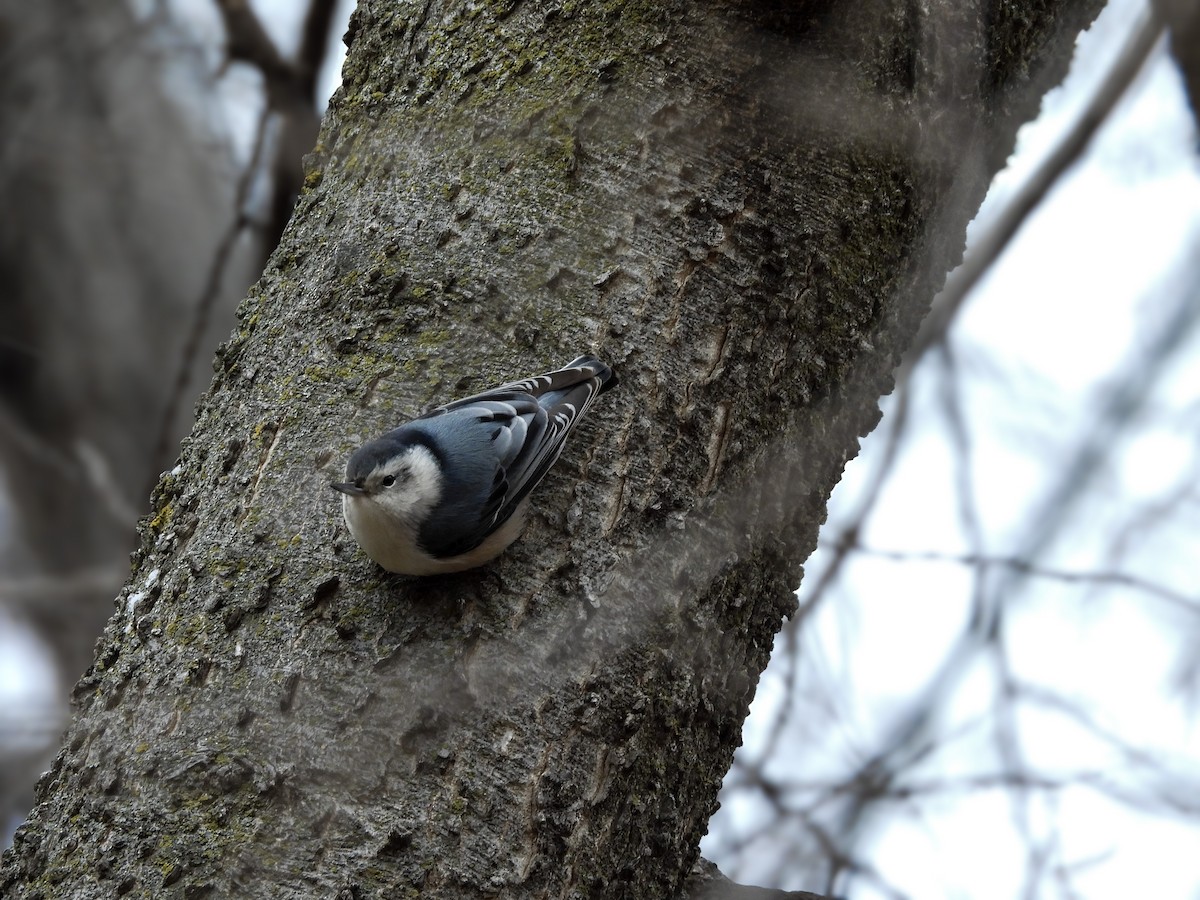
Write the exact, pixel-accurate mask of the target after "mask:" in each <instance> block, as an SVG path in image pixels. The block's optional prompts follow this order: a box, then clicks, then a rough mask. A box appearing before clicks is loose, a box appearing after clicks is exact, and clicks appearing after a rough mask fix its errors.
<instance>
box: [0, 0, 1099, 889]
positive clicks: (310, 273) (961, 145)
mask: <svg viewBox="0 0 1200 900" xmlns="http://www.w3.org/2000/svg"><path fill="white" fill-rule="evenodd" d="M1097 6H1098V4H1097V3H1095V2H1090V0H1080V2H1066V0H1064V2H1059V3H1036V4H1035V3H1027V4H1017V3H1007V2H1006V3H1003V4H999V3H998V4H995V5H994V6H990V7H988V8H987V9H986V10H983V11H979V10H974V9H966V8H964V7H963V5H961V4H959V3H957V2H950V0H946V2H939V3H929V4H925V5H922V6H920V7H918V6H916V5H914V4H911V3H906V2H887V0H877V2H870V3H860V4H853V5H850V4H843V5H836V4H830V3H801V4H794V5H791V4H776V3H751V2H740V3H731V4H711V5H709V4H694V3H688V2H682V0H681V2H674V3H665V4H664V3H662V2H657V0H656V2H653V3H649V2H622V3H616V2H611V3H600V2H593V3H582V4H542V3H533V2H525V3H516V2H514V3H500V4H487V5H485V4H478V5H462V4H456V3H438V2H427V3H400V2H390V3H389V2H382V0H371V2H369V3H363V4H362V5H360V8H359V10H358V12H357V13H356V15H355V18H354V20H353V22H352V25H351V30H350V35H351V38H352V42H351V52H350V57H349V59H348V62H347V66H346V69H345V73H344V84H343V87H342V90H341V92H340V93H339V95H338V96H337V97H336V98H335V100H334V102H333V104H332V106H331V111H330V115H329V117H328V120H327V122H326V124H325V127H324V131H323V135H322V144H321V146H320V148H319V154H318V155H317V156H316V157H314V159H313V160H312V167H311V171H310V174H309V177H308V188H309V190H308V193H307V194H306V196H305V197H304V198H303V199H302V200H301V202H300V204H299V205H298V207H297V211H296V215H295V217H294V219H293V221H292V224H291V226H290V228H289V230H288V232H287V233H286V234H285V236H284V240H283V242H282V244H281V246H280V248H279V250H278V251H277V252H276V254H275V255H274V257H273V259H272V262H271V264H270V265H269V267H268V269H267V271H266V273H265V274H264V276H263V279H262V281H261V282H260V284H259V286H258V287H257V288H256V289H255V290H254V291H253V292H252V293H251V296H250V297H249V298H248V300H247V301H246V302H245V303H244V304H243V306H242V308H241V310H240V314H239V322H240V325H239V328H238V330H237V332H236V334H235V335H234V336H233V338H232V339H231V340H230V342H229V343H228V344H227V345H226V346H225V347H224V349H223V351H222V352H221V353H220V354H219V357H218V360H217V372H216V377H215V379H214V382H213V386H212V389H211V392H210V393H209V394H208V396H207V397H206V399H205V400H204V401H203V402H202V404H201V406H200V409H199V413H198V422H197V426H196V430H195V432H194V433H193V436H192V438H191V439H189V440H188V441H187V442H185V446H184V451H183V455H182V460H181V465H180V467H179V469H178V471H177V472H175V473H173V474H171V475H169V476H167V477H166V478H164V480H163V481H162V482H161V484H160V485H159V487H158V489H157V491H156V493H155V497H154V501H153V502H154V512H153V514H152V516H151V517H150V518H149V519H147V521H146V522H145V523H144V526H143V533H142V537H143V543H142V549H141V551H140V552H139V553H138V554H137V557H136V560H135V570H134V574H133V576H132V578H131V580H130V582H129V585H128V586H127V588H126V589H125V591H124V592H123V593H122V595H121V597H120V598H118V610H117V614H116V615H115V616H114V617H113V619H112V620H111V621H110V623H109V626H108V630H107V632H106V635H105V638H104V641H103V643H102V645H101V646H100V647H99V649H98V653H97V657H96V661H95V664H94V666H93V667H92V669H91V670H90V671H89V672H88V674H87V675H86V676H85V677H84V678H83V680H82V681H80V683H79V685H78V686H77V688H76V692H75V696H76V700H77V704H78V712H77V715H76V719H75V721H74V723H73V725H72V726H71V728H70V730H69V732H68V734H67V738H66V744H65V746H64V748H63V750H62V752H61V753H60V755H59V757H58V759H57V760H56V762H55V766H54V768H53V770H52V771H51V772H50V773H49V774H48V775H47V776H46V778H45V779H44V780H43V782H42V783H41V785H40V787H39V801H40V803H39V805H38V807H37V808H36V809H35V811H34V813H33V816H32V818H31V820H30V822H29V824H28V825H27V826H25V827H24V828H23V829H22V831H21V832H19V834H18V838H17V841H16V844H15V846H14V849H13V850H12V851H11V852H10V853H9V854H7V855H6V857H5V868H4V871H3V876H2V878H0V887H2V888H3V889H4V890H5V892H6V895H7V896H13V897H38V896H42V897H49V896H97V897H107V896H118V895H122V894H126V893H130V892H135V891H136V892H139V893H142V892H145V893H152V894H155V895H178V894H181V895H183V896H189V897H191V896H202V895H204V894H206V893H211V894H217V895H227V894H233V893H236V894H237V895H239V896H264V897H308V896H314V895H317V896H328V895H332V894H338V895H339V896H345V897H351V896H377V895H378V896H389V897H394V896H402V895H416V894H417V893H419V894H420V895H421V896H426V897H465V896H485V895H486V896H501V897H525V896H596V897H600V896H614V897H616V896H630V897H667V896H672V895H675V894H677V893H678V892H680V891H681V890H682V889H684V884H685V879H686V877H687V875H688V873H689V871H690V870H691V868H692V864H693V863H694V861H695V858H696V852H697V851H696V848H697V841H698V839H699V837H700V835H701V834H702V832H703V830H704V827H705V823H706V822H707V820H708V817H709V816H710V815H711V813H712V812H713V810H714V808H715V804H716V794H717V789H718V787H719V786H720V782H721V778H722V776H723V774H724V772H725V770H726V768H727V767H728V764H729V761H730V758H731V755H732V753H733V750H734V748H735V747H736V745H737V743H738V735H739V732H740V728H741V722H742V719H743V717H744V716H745V713H746V708H747V705H748V703H749V701H750V698H751V696H752V694H753V690H754V685H755V683H756V680H757V677H758V673H759V672H760V671H761V669H762V667H763V666H764V665H765V663H766V661H767V657H768V654H769V652H770V647H771V642H772V637H773V635H774V633H775V631H776V630H777V629H778V627H779V625H780V620H781V618H782V617H783V616H784V615H786V614H788V613H789V612H791V611H792V610H793V609H794V606H795V600H794V595H793V593H792V591H793V589H794V587H795V585H796V584H797V582H798V581H799V577H800V564H801V561H802V560H803V559H804V558H805V556H806V555H807V554H808V553H809V552H810V551H811V549H812V547H813V544H814V541H815V538H816V532H817V526H818V525H819V523H820V521H821V519H822V517H823V508H824V501H825V498H826V497H827V496H828V494H829V491H830V490H831V489H832V487H833V485H834V483H835V482H836V481H837V479H838V477H839V475H840V473H841V469H842V466H843V464H844V462H845V461H846V460H847V459H848V458H850V457H851V456H853V455H854V453H855V451H856V448H857V439H858V436H859V435H860V434H862V433H864V432H865V431H867V430H868V429H869V428H870V427H871V426H872V425H873V424H874V422H875V420H876V418H877V417H878V410H877V405H876V401H877V398H878V396H879V395H880V394H881V393H884V392H886V391H887V390H889V389H890V386H891V382H890V379H891V371H892V368H893V367H894V366H895V364H896V362H897V360H898V358H899V355H900V353H901V352H902V351H903V349H904V347H905V345H906V342H907V341H908V340H909V339H910V338H911V336H912V334H913V333H914V331H915V329H916V327H917V324H918V322H919V320H920V317H921V315H922V313H923V312H924V310H925V309H926V308H927V307H928V303H929V300H930V298H931V296H932V295H933V293H934V292H935V291H936V289H937V288H938V286H939V285H940V283H941V281H942V277H943V273H944V272H945V271H946V269H947V268H948V267H949V266H950V265H952V264H953V263H955V262H956V261H957V258H958V256H959V255H960V250H961V244H962V233H963V228H964V226H965V223H966V221H967V219H968V218H969V217H970V215H971V214H972V212H973V211H974V209H975V207H976V205H977V203H978V201H979V199H980V198H981V196H982V193H983V190H984V188H985V187H986V181H987V179H988V178H989V177H990V175H991V173H992V172H993V171H994V170H995V169H996V168H997V167H998V166H999V165H1000V163H1001V161H1002V160H1003V158H1004V157H1005V155H1006V153H1007V151H1008V149H1009V147H1010V146H1011V142H1012V137H1013V134H1014V132H1015V129H1016V127H1017V126H1018V125H1019V124H1020V123H1021V122H1022V121H1024V120H1025V119H1026V118H1028V117H1029V115H1030V114H1031V112H1032V110H1033V109H1034V107H1035V104H1036V102H1037V98H1038V97H1039V96H1040V92H1041V90H1042V89H1044V88H1045V87H1046V86H1047V85H1048V84H1049V83H1050V82H1051V81H1052V80H1053V79H1054V78H1055V77H1058V76H1060V75H1061V73H1062V71H1063V69H1064V67H1065V62H1066V60H1067V58H1068V55H1069V51H1070V47H1071V43H1072V40H1073V38H1074V35H1075V33H1076V32H1077V31H1078V29H1079V28H1080V27H1081V26H1082V25H1084V24H1086V22H1087V21H1088V19H1089V17H1090V16H1091V15H1092V14H1094V12H1095V11H1096V7H1097ZM588 349H592V350H595V351H597V352H598V353H599V354H600V355H601V356H603V357H604V358H605V359H607V360H608V361H610V362H611V363H613V364H614V366H615V367H616V368H617V369H618V371H619V373H620V375H621V378H622V386H621V388H620V389H619V390H618V391H617V392H615V393H613V394H610V395H608V396H606V397H605V398H602V400H601V401H600V402H599V403H598V404H597V407H596V408H595V411H594V412H593V415H592V421H591V425H590V427H589V426H586V425H585V427H584V429H583V432H582V434H579V435H577V437H576V439H575V441H574V444H573V446H571V447H569V448H568V450H567V453H566V455H565V456H564V458H563V460H562V462H560V464H559V467H558V469H557V471H556V473H555V474H552V475H551V477H550V478H549V479H548V481H547V483H546V484H545V485H543V487H542V489H541V490H540V492H539V493H538V494H537V495H536V496H535V508H536V510H537V512H536V513H535V514H534V516H533V517H532V522H531V525H530V527H529V529H528V531H527V532H526V535H525V537H524V538H523V539H522V540H521V541H520V542H519V543H518V544H517V545H516V546H515V547H514V548H513V549H512V550H510V551H509V552H508V553H507V554H506V555H505V556H504V557H503V558H502V559H501V560H500V561H498V562H497V563H496V564H494V565H492V566H490V567H488V568H486V569H483V570H478V571H475V572H468V573H463V574H461V575H456V576H447V577H444V578H437V579H425V580H412V579H404V578H399V577H393V576H386V575H385V574H384V573H382V572H381V571H380V570H379V569H378V568H376V567H375V566H373V565H372V564H371V563H370V562H369V561H368V560H366V559H365V558H364V557H363V556H362V554H361V553H359V552H358V551H357V549H356V547H355V546H354V544H353V542H352V541H351V540H350V539H349V538H348V536H347V535H346V534H345V532H344V529H343V527H342V525H341V523H340V521H339V514H338V503H337V499H336V496H335V495H334V494H333V492H331V491H330V490H329V489H328V483H329V482H330V481H331V480H333V479H334V478H335V477H337V475H338V474H339V472H340V468H341V466H342V465H343V463H344V459H345V457H346V455H347V453H348V452H349V451H350V450H351V449H352V448H353V446H354V445H355V444H356V443H357V442H359V441H360V440H361V439H363V438H365V437H368V436H370V435H373V434H375V433H377V432H379V431H381V430H383V429H384V428H386V427H389V426H390V425H392V424H394V423H395V422H396V421H397V420H399V419H400V418H401V417H404V416H407V415H410V414H413V413H415V412H418V411H420V410H421V409H423V408H425V407H427V406H429V405H431V404H433V403H435V402H438V401H441V400H445V399H448V398H450V397H452V396H454V395H457V394H462V393H465V392H467V391H469V390H471V389H474V388H478V387H481V386H483V385H485V384H487V383H489V382H492V381H494V380H499V379H501V378H505V377H514V376H520V375H524V374H527V373H528V372H530V371H533V370H536V369H540V368H543V367H547V366H550V365H552V364H555V363H559V362H563V361H565V360H566V359H568V358H570V357H571V356H572V355H574V354H575V353H577V352H581V351H584V350H588ZM339 892H340V893H339Z"/></svg>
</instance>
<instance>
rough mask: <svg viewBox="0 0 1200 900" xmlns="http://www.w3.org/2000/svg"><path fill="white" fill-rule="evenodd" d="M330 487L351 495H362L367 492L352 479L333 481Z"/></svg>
mask: <svg viewBox="0 0 1200 900" xmlns="http://www.w3.org/2000/svg"><path fill="white" fill-rule="evenodd" d="M330 487H331V488H333V489H334V490H335V491H341V492H342V493H343V494H347V495H348V496H351V497H364V496H366V493H367V491H366V488H364V487H363V486H362V485H360V484H356V483H354V482H353V481H335V482H334V483H333V484H331V485H330Z"/></svg>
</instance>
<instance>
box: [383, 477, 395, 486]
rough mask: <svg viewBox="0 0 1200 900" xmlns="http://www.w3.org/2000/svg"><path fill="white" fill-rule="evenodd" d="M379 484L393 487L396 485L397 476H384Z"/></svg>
mask: <svg viewBox="0 0 1200 900" xmlns="http://www.w3.org/2000/svg"><path fill="white" fill-rule="evenodd" d="M379 483H380V484H382V485H383V486H384V487H391V486H392V485H393V484H395V483H396V476H395V475H384V476H383V478H382V479H380V481H379Z"/></svg>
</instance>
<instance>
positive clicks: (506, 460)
mask: <svg viewBox="0 0 1200 900" xmlns="http://www.w3.org/2000/svg"><path fill="white" fill-rule="evenodd" d="M614 382H615V376H614V375H613V373H612V370H611V369H610V368H609V367H608V366H606V365H604V364H603V363H601V362H600V361H599V360H596V359H594V358H593V357H580V358H579V359H577V360H575V361H573V362H572V363H571V364H569V365H568V366H565V367H563V368H562V369H558V370H555V371H553V372H547V373H545V374H542V375H534V376H532V377H530V378H526V379H523V380H521V381H515V382H510V383H508V384H503V385H500V386H499V387H496V388H493V389H491V390H488V391H484V392H483V393H480V394H475V395H474V396H471V397H464V398H463V399H462V400H456V401H454V402H453V403H448V404H446V405H445V406H440V407H438V408H437V409H434V410H431V411H430V412H428V413H426V415H425V416H422V419H435V418H437V417H440V416H453V417H454V418H455V419H459V418H460V417H467V418H469V419H471V420H472V421H473V426H472V427H473V428H477V427H482V428H485V429H487V430H488V439H489V440H490V442H491V450H492V454H493V456H494V459H495V461H496V471H495V476H494V479H493V482H492V488H491V492H490V494H489V495H488V498H487V501H486V502H485V503H484V505H483V507H482V508H481V509H480V511H479V518H478V524H477V526H476V527H474V528H472V529H471V531H470V533H469V534H467V535H464V536H463V538H462V539H461V540H457V541H455V542H453V545H448V544H447V545H443V546H439V547H436V548H434V547H430V548H429V549H430V552H433V553H435V554H436V555H438V556H454V555H457V554H459V553H466V552H468V551H470V550H472V549H474V548H475V547H477V546H478V545H479V544H481V543H482V542H483V541H484V539H485V538H487V536H488V535H489V534H491V533H492V532H493V531H495V530H496V529H497V528H499V527H500V526H501V525H503V524H504V523H505V522H506V521H508V519H509V518H510V517H511V516H512V514H513V513H514V512H515V511H516V510H517V508H518V507H519V506H520V505H521V502H522V501H523V500H524V499H525V498H526V497H527V496H528V495H529V492H530V491H532V490H533V489H534V488H535V487H536V486H537V485H538V483H539V482H541V480H542V479H543V478H544V477H545V476H546V473H547V472H548V471H549V470H550V467H551V466H553V465H554V463H555V461H557V459H558V457H559V455H560V454H561V453H562V449H563V444H564V442H565V441H566V438H567V435H568V434H569V433H570V432H571V429H572V428H574V427H575V425H576V423H577V422H579V420H580V419H581V418H582V417H583V415H584V413H586V412H587V410H588V408H589V407H590V406H591V404H592V402H593V401H594V400H595V399H596V397H598V396H599V395H600V394H601V393H602V392H603V391H604V390H605V389H606V388H608V387H610V386H611V385H612V384H613V383H614Z"/></svg>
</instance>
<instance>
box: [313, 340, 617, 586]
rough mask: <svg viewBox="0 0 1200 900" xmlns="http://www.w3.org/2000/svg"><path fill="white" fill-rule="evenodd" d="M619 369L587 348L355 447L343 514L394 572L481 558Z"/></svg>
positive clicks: (495, 549) (489, 555)
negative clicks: (552, 367)
mask: <svg viewBox="0 0 1200 900" xmlns="http://www.w3.org/2000/svg"><path fill="white" fill-rule="evenodd" d="M616 384H617V376H616V374H615V373H614V372H613V370H612V369H611V368H610V367H609V366H607V365H605V364H604V363H602V362H601V361H600V360H598V359H596V357H594V356H581V357H579V358H578V359H576V360H573V361H572V362H570V363H568V364H567V365H565V366H563V367H562V368H561V369H557V370H555V371H553V372H546V373H545V374H544V375H533V376H531V377H529V378H526V379H524V380H522V381H512V382H509V383H507V384H502V385H500V386H499V387H495V388H492V389H491V390H489V391H484V392H483V393H482V394H475V395H473V396H471V397H465V398H463V399H462V400H455V401H454V402H453V403H447V404H446V405H445V406H439V407H437V408H436V409H433V410H430V411H429V412H427V413H425V415H423V416H421V417H420V418H417V419H414V420H413V421H411V422H408V423H407V424H405V425H401V426H400V427H399V428H397V429H395V430H394V431H389V432H388V433H387V434H385V435H383V436H382V437H379V438H376V439H375V440H373V441H368V442H367V443H365V444H363V445H362V446H361V447H359V448H358V449H357V450H356V451H354V454H353V455H352V456H351V457H350V461H349V462H348V463H347V464H346V480H345V481H343V482H338V483H337V484H334V485H333V487H334V489H336V490H338V491H341V493H342V515H343V516H345V519H346V525H347V526H348V527H349V528H350V533H351V534H353V535H354V539H355V540H356V541H358V544H359V546H360V547H362V548H363V550H364V551H366V554H367V556H369V557H371V559H373V560H375V562H377V563H379V565H381V566H383V567H384V568H385V569H387V570H388V571H390V572H399V573H401V574H404V575H436V574H439V573H442V572H458V571H461V570H463V569H470V568H473V567H475V566H481V565H483V564H484V563H486V562H488V561H490V560H492V559H494V558H495V557H497V556H499V555H500V553H502V552H503V551H504V550H505V548H507V547H508V545H509V544H511V543H512V542H513V541H515V540H516V539H517V538H518V537H519V536H520V534H521V530H522V528H524V526H525V511H526V508H527V506H528V504H529V492H530V491H532V490H533V489H534V488H535V487H536V486H537V484H538V482H540V481H541V480H542V479H543V478H544V477H545V476H546V473H547V472H548V471H549V470H550V467H551V466H552V465H554V462H555V461H556V460H557V459H558V457H559V454H560V453H562V449H563V442H564V441H565V440H566V438H567V435H568V434H570V433H571V429H572V428H574V427H575V426H576V425H577V424H578V423H579V421H580V420H581V419H582V418H583V415H584V413H586V412H587V411H588V407H590V406H591V405H592V401H594V400H595V399H596V398H597V397H598V396H600V394H602V393H604V391H606V390H607V389H608V388H611V387H615V386H616Z"/></svg>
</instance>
